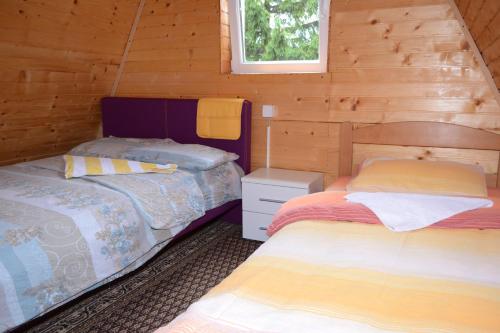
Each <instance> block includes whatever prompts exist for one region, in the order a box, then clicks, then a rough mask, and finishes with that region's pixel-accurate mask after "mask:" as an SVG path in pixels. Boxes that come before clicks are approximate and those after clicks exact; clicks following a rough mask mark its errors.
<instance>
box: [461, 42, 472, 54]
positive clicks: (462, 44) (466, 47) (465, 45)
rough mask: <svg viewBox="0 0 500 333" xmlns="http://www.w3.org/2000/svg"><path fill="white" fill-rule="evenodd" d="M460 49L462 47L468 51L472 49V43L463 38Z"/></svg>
mask: <svg viewBox="0 0 500 333" xmlns="http://www.w3.org/2000/svg"><path fill="white" fill-rule="evenodd" d="M460 49H461V50H462V51H468V50H470V44H469V42H468V41H466V40H462V41H461V42H460Z"/></svg>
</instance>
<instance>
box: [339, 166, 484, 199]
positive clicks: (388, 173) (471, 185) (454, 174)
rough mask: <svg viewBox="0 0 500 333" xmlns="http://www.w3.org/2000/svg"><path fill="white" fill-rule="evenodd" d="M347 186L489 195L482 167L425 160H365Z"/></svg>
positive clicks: (365, 189)
mask: <svg viewBox="0 0 500 333" xmlns="http://www.w3.org/2000/svg"><path fill="white" fill-rule="evenodd" d="M347 190H348V191H349V192H398V193H420V194H433V195H449V196H463V197H482V198H484V197H487V195H488V193H487V188H486V178H485V176H484V172H483V171H482V168H481V167H477V166H474V165H468V164H462V163H456V162H440V161H423V160H373V161H371V162H370V163H366V164H364V166H363V168H362V169H361V170H360V172H359V174H358V176H356V177H355V178H354V179H353V180H351V182H350V183H349V184H348V185H347Z"/></svg>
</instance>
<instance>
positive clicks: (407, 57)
mask: <svg viewBox="0 0 500 333" xmlns="http://www.w3.org/2000/svg"><path fill="white" fill-rule="evenodd" d="M401 63H402V64H403V65H407V66H410V65H411V56H410V55H409V54H407V55H405V57H404V58H403V61H402V62H401Z"/></svg>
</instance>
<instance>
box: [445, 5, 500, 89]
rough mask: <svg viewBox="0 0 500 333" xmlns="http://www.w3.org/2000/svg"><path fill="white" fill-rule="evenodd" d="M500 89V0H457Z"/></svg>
mask: <svg viewBox="0 0 500 333" xmlns="http://www.w3.org/2000/svg"><path fill="white" fill-rule="evenodd" d="M455 3H456V4H457V6H458V9H459V10H460V13H461V14H462V17H463V18H464V20H465V23H466V24H467V27H468V28H469V31H470V32H471V34H472V37H473V38H474V40H475V42H476V44H477V46H478V48H479V50H480V51H481V53H482V55H483V58H484V61H485V62H486V64H487V65H488V67H489V69H490V72H491V75H492V76H493V78H494V79H495V83H496V85H497V88H498V89H500V1H499V0H455Z"/></svg>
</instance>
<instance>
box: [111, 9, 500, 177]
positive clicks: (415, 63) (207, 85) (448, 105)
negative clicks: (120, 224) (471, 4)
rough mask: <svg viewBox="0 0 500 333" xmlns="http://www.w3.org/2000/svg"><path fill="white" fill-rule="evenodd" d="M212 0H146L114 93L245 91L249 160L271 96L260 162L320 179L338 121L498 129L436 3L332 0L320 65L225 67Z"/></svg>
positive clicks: (331, 164)
mask: <svg viewBox="0 0 500 333" xmlns="http://www.w3.org/2000/svg"><path fill="white" fill-rule="evenodd" d="M220 2H221V1H219V0H196V1H173V0H147V1H146V6H145V9H144V12H143V14H142V18H141V21H140V23H139V26H138V30H137V33H136V37H135V39H134V42H133V45H132V48H131V52H130V53H129V55H128V62H127V63H126V65H125V71H124V75H123V77H122V79H121V80H120V84H119V88H118V94H119V95H123V96H167V97H199V96H228V97H231V96H240V97H245V98H247V99H249V100H251V101H252V102H253V103H254V112H253V123H252V126H253V144H252V159H253V163H252V164H253V167H254V168H255V167H258V166H262V165H263V164H264V158H265V156H264V155H265V121H264V120H263V119H262V118H261V117H260V112H261V111H260V110H261V106H262V104H275V105H277V106H278V113H279V115H278V117H277V118H275V119H274V120H273V121H272V158H271V164H272V166H274V167H283V168H292V169H303V170H315V171H321V172H324V173H326V174H327V182H328V181H330V180H331V179H333V178H335V177H336V175H337V168H338V158H339V156H338V146H339V125H338V123H339V122H343V121H353V122H356V123H378V122H388V121H405V120H427V121H441V122H451V123H456V124H463V125H468V126H473V127H479V128H484V129H489V130H499V129H500V108H499V105H498V104H497V102H496V100H495V99H494V98H493V94H492V91H491V89H490V88H489V87H488V85H487V84H486V82H485V79H484V77H483V74H482V72H481V70H480V68H479V66H478V64H477V61H476V59H474V57H473V54H472V52H471V51H470V45H469V44H468V43H467V41H466V39H465V36H464V34H463V32H462V30H461V28H460V25H459V23H458V21H457V20H456V19H455V16H454V14H453V11H452V10H451V7H450V4H449V2H448V0H369V1H367V0H349V1H348V0H336V1H335V0H334V1H332V10H331V20H330V21H331V31H330V52H329V72H328V73H326V74H295V75H231V74H227V73H225V72H226V70H227V68H228V66H229V50H228V49H227V48H228V47H229V41H228V38H227V37H228V36H227V34H228V29H227V7H226V5H225V4H224V2H225V1H222V5H221V3H220ZM497 53H498V52H497ZM426 154H427V153H426ZM431 155H432V154H431ZM456 155H459V153H458V152H457V153H456ZM428 157H432V156H426V158H428ZM493 163H495V165H496V163H498V159H497V160H496V161H493Z"/></svg>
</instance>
